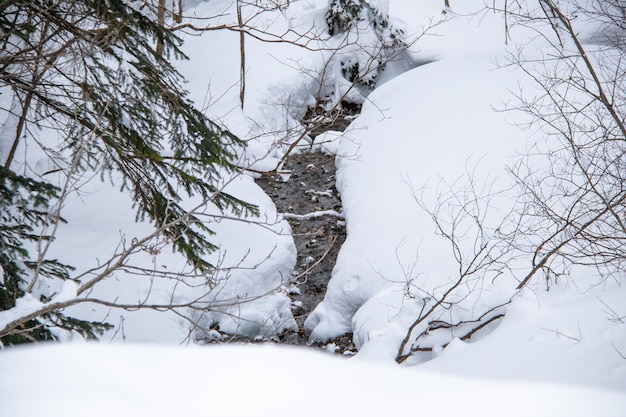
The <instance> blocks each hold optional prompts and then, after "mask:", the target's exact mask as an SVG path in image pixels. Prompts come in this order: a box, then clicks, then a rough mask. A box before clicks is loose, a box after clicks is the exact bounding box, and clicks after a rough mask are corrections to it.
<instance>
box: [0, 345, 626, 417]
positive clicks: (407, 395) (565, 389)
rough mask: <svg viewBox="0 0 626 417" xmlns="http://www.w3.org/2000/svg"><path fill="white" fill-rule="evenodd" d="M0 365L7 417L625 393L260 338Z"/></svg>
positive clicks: (598, 411)
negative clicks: (380, 360)
mask: <svg viewBox="0 0 626 417" xmlns="http://www.w3.org/2000/svg"><path fill="white" fill-rule="evenodd" d="M0 368H1V369H2V374H0V392H2V401H0V414H1V415H3V416H11V417H33V416H47V417H73V416H77V417H78V416H80V417H83V416H84V415H85V414H88V415H90V416H94V417H105V416H120V415H123V416H128V415H132V416H136V417H142V416H146V417H148V416H149V417H160V416H172V415H202V416H221V417H226V416H242V417H244V416H245V417H249V416H288V415H289V416H290V415H298V416H320V415H325V414H328V413H332V414H336V415H345V416H394V415H398V416H399V415H415V414H419V415H465V416H483V417H488V416H493V417H500V416H502V415H506V416H511V417H514V416H524V417H527V416H533V417H541V416H545V417H558V416H563V417H577V416H580V417H587V416H590V415H601V416H603V417H618V416H621V415H622V414H623V410H624V407H626V395H625V394H624V393H617V392H611V391H600V390H593V389H584V388H580V387H573V386H568V385H555V384H548V383H539V382H536V381H528V382H513V381H500V380H488V379H478V378H464V377H454V376H450V375H444V374H439V373H434V372H424V371H421V370H419V369H401V368H390V367H388V366H381V365H378V364H374V363H370V362H364V361H355V360H350V361H348V360H344V359H341V358H337V357H333V356H329V355H328V354H323V353H317V352H312V351H304V350H299V349H288V348H280V349H279V348H275V347H259V346H256V347H236V346H229V347H210V348H198V347H196V348H186V349H182V348H164V347H161V348H157V347H147V346H137V345H135V346H132V347H122V346H111V345H108V346H107V345H85V344H82V345H66V346H39V347H36V348H32V347H31V348H22V349H15V350H10V351H5V352H3V353H2V355H0ZM34 394H36V395H37V398H36V401H33V395H34Z"/></svg>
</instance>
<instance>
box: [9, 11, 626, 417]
mask: <svg viewBox="0 0 626 417" xmlns="http://www.w3.org/2000/svg"><path fill="white" fill-rule="evenodd" d="M195 3H197V5H195V6H194V8H193V9H191V12H192V13H195V14H197V15H199V16H207V15H215V14H216V11H220V12H221V11H225V13H224V16H222V17H221V18H219V19H216V20H214V21H212V24H219V23H220V22H221V20H220V19H222V20H224V21H232V19H234V15H233V13H232V4H233V2H232V1H230V0H215V1H213V0H212V1H210V2H195ZM376 3H377V4H378V7H381V8H387V7H388V10H389V13H390V16H391V19H392V21H393V22H394V24H395V25H396V27H402V28H404V29H405V31H406V32H407V33H416V32H418V31H419V30H420V28H421V26H422V25H424V24H425V23H427V22H428V21H429V18H433V19H434V20H435V21H438V20H440V19H441V18H442V15H441V11H442V8H443V2H442V1H440V0H427V1H419V2H415V1H412V0H389V1H382V0H381V1H377V2H376ZM327 4H328V3H327V1H325V0H300V1H296V2H292V6H291V7H290V8H289V9H287V10H286V11H284V12H280V13H279V12H276V13H275V14H271V15H268V16H267V24H268V25H270V27H271V28H272V30H275V31H276V32H277V33H281V32H283V29H285V28H288V27H296V28H309V27H318V28H319V27H322V25H323V24H324V12H325V8H326V6H327ZM482 4H483V2H482V1H481V0H467V1H463V2H461V1H454V0H452V11H453V12H454V13H448V14H447V15H446V16H444V18H445V19H446V22H444V23H443V24H441V25H440V26H438V27H437V28H435V32H436V34H437V36H425V37H423V38H421V39H420V40H419V41H418V42H417V43H416V44H415V45H413V47H412V50H411V57H412V59H414V60H415V62H429V61H432V62H430V63H428V64H426V65H422V66H419V67H417V68H414V69H412V70H410V71H408V72H405V73H403V74H401V75H398V74H399V73H400V72H401V69H404V66H403V65H400V64H399V65H398V66H393V65H390V66H389V68H388V71H387V74H386V75H385V74H383V77H382V80H383V81H385V83H384V84H383V85H381V86H380V87H379V88H377V89H376V90H375V91H374V92H373V93H372V94H370V95H369V96H368V97H367V100H366V101H365V105H364V107H363V111H362V114H361V115H360V116H359V117H358V118H357V119H356V120H355V121H354V122H353V123H352V125H351V126H350V127H349V129H348V131H346V132H345V133H343V134H341V135H338V134H334V133H332V134H331V133H328V134H326V135H325V138H328V139H329V140H332V139H336V140H337V141H336V142H334V143H329V144H327V145H326V146H325V147H324V150H325V151H326V152H332V153H336V155H337V168H338V171H337V180H338V189H339V191H340V193H341V197H342V200H343V204H344V209H343V213H342V214H343V215H344V216H345V219H346V222H347V230H348V238H347V240H346V242H345V243H344V245H343V247H342V248H341V251H340V254H339V258H338V261H337V265H336V267H335V270H334V271H333V277H332V280H331V282H330V284H329V288H328V292H327V294H326V297H325V299H324V301H323V303H321V304H320V305H319V306H318V307H317V308H316V309H315V311H314V312H313V314H311V316H310V317H309V319H308V320H307V324H306V325H307V327H308V328H309V329H310V330H312V332H313V336H312V337H313V338H314V339H319V340H327V339H329V338H332V337H335V336H339V335H341V334H343V333H345V332H353V333H354V339H355V342H356V343H357V345H358V347H359V348H360V351H359V353H358V354H357V355H356V358H354V359H350V360H345V359H338V358H333V357H330V355H325V354H321V353H315V352H310V351H307V350H305V349H287V348H276V347H260V346H250V347H240V346H223V347H197V346H188V347H185V348H177V347H173V346H154V345H153V344H154V343H155V342H167V343H168V344H177V343H181V342H183V341H189V340H190V339H189V337H190V328H189V325H188V324H187V323H186V322H185V321H183V320H182V319H180V318H178V317H177V316H175V315H167V314H163V313H158V312H155V311H137V312H117V311H108V310H107V309H104V308H98V307H94V306H80V307H75V308H74V311H75V312H76V313H77V314H78V315H80V316H81V317H83V318H85V319H91V320H101V319H104V318H105V317H106V318H107V320H108V321H110V322H111V323H113V324H115V325H116V326H117V328H116V329H115V330H113V331H111V332H109V333H107V334H105V335H104V336H103V338H102V339H103V340H104V341H109V340H115V341H122V340H123V341H125V342H143V343H142V344H138V343H135V344H130V346H119V345H116V344H113V345H109V344H105V343H102V344H100V345H94V344H84V343H68V344H65V345H60V346H49V345H45V346H37V347H28V348H16V349H7V350H5V351H3V352H1V353H0V370H1V371H0V415H2V416H5V415H6V416H15V417H20V416H24V417H27V416H28V417H31V416H43V415H46V416H52V417H54V416H67V417H70V416H79V415H80V416H83V415H85V413H87V414H89V415H94V416H109V415H135V416H143V415H145V416H148V415H150V416H161V415H163V416H165V415H183V414H188V415H219V416H231V415H232V416H250V415H259V416H262V415H291V414H296V415H303V416H308V415H320V414H322V413H324V414H326V413H329V412H332V413H333V414H338V415H372V416H374V415H376V416H381V415H404V414H411V415H413V414H422V413H428V414H435V413H436V414H443V415H457V414H463V415H468V416H473V415H480V416H502V415H510V416H518V415H519V416H589V415H598V416H607V417H610V416H621V415H623V413H624V409H626V324H624V323H623V321H622V319H623V317H625V316H626V309H625V307H624V303H623V300H624V299H625V297H626V288H624V287H623V285H620V284H619V283H616V282H606V283H604V284H603V285H596V286H594V285H592V284H596V283H595V282H592V281H590V280H587V277H585V276H575V277H573V280H572V283H570V284H565V283H563V284H559V285H557V286H555V287H552V288H551V291H549V292H548V291H545V289H544V288H543V287H541V286H539V285H537V286H530V287H529V288H527V289H526V290H525V291H524V293H523V294H521V295H520V296H519V297H517V298H516V299H515V301H514V302H513V303H512V305H511V306H510V307H509V308H508V310H507V315H506V317H505V318H504V319H503V320H501V323H500V324H499V326H498V327H496V328H495V330H493V331H492V332H491V333H489V334H486V335H485V336H484V337H482V338H479V339H478V340H477V341H476V342H473V343H465V342H462V341H460V340H458V339H452V342H451V343H450V344H449V345H448V346H447V347H446V348H445V349H440V350H438V351H436V352H434V353H433V354H432V355H430V357H429V358H430V359H432V360H430V361H428V362H425V363H422V364H420V365H418V366H415V367H405V368H402V367H397V366H396V365H395V363H394V362H393V358H394V356H395V355H396V353H397V349H398V345H399V343H400V341H401V340H402V338H403V337H404V335H405V332H406V328H407V326H408V325H409V324H410V321H411V319H412V317H414V316H415V313H416V308H417V306H416V305H415V304H414V303H412V302H411V301H410V300H407V299H405V297H404V289H405V284H406V280H407V275H411V277H413V278H417V280H418V283H419V284H420V285H421V286H424V287H426V288H429V289H434V288H437V287H438V286H440V285H444V284H445V283H447V282H448V281H449V280H450V279H451V278H452V277H453V276H454V273H455V268H456V265H455V264H454V262H453V257H452V254H451V253H450V248H449V245H447V244H446V242H445V241H443V240H442V239H441V238H440V237H438V236H436V235H435V233H434V230H435V229H434V224H433V223H432V220H431V219H430V218H429V216H428V215H427V214H426V213H425V212H423V211H422V210H420V208H419V207H418V206H417V204H416V202H415V200H414V198H413V196H412V190H423V191H424V194H423V196H424V197H425V198H426V201H428V202H431V203H432V202H434V201H435V197H436V193H437V190H438V189H441V187H442V184H443V183H444V182H445V183H448V184H453V185H454V184H458V183H459V181H465V180H466V179H467V178H468V173H469V172H472V173H473V176H474V178H475V179H476V180H477V181H478V182H480V181H488V182H489V183H491V182H493V184H494V186H495V187H496V188H502V189H504V188H506V187H507V185H509V181H510V179H509V178H508V177H507V174H506V172H505V167H506V164H507V163H511V162H512V161H514V160H515V158H516V152H517V151H523V150H524V149H526V148H527V146H528V143H529V141H532V140H534V139H536V138H534V137H533V136H532V134H533V132H529V131H522V130H520V129H519V128H518V127H516V126H515V122H517V121H519V120H517V119H516V117H517V116H516V115H514V114H511V113H501V112H496V111H494V107H495V108H498V107H500V106H501V105H502V103H503V102H506V101H508V100H511V95H510V92H509V91H508V89H516V88H517V87H518V85H523V84H524V83H525V82H526V81H525V80H524V79H523V78H522V77H521V76H520V74H518V73H516V72H514V71H512V70H510V69H498V68H497V65H496V62H497V61H498V60H501V59H502V58H503V57H504V54H505V52H506V46H505V44H504V29H503V26H502V20H501V18H500V17H499V16H497V15H493V14H484V15H481V17H480V18H479V17H476V16H471V15H470V12H472V11H475V10H478V9H480V8H481V7H482ZM229 19H230V20H229ZM184 39H185V45H184V50H185V51H186V53H188V54H189V56H190V58H191V59H190V61H187V62H182V63H179V68H180V69H181V72H182V73H183V74H184V75H185V76H186V77H187V78H188V79H189V86H188V87H189V90H190V91H191V93H192V97H193V99H194V100H195V101H196V103H198V105H199V106H200V107H201V108H203V109H205V111H206V113H207V114H208V115H209V116H210V117H213V118H217V119H219V120H220V122H221V123H223V124H224V125H225V126H227V127H228V128H229V129H231V130H232V131H233V132H234V133H236V134H237V135H239V136H241V137H243V138H247V139H248V140H249V146H248V149H247V151H246V153H245V155H242V164H248V165H251V166H252V167H253V168H255V169H258V170H263V169H271V168H273V167H275V166H276V164H277V163H278V161H279V159H280V157H282V155H283V153H284V151H285V149H286V144H287V143H288V140H287V141H286V142H285V143H282V144H281V145H277V144H276V139H277V138H278V136H277V133H276V129H278V128H282V127H285V125H288V126H289V127H292V128H294V129H295V130H294V134H293V135H292V136H291V137H290V138H291V139H293V137H295V136H296V135H297V124H296V120H297V118H298V116H302V114H303V113H302V111H303V109H305V108H306V106H307V105H310V104H312V100H314V96H313V94H314V92H315V91H316V88H318V87H319V86H317V85H316V84H315V82H314V80H313V79H312V78H311V77H310V75H308V74H307V73H306V71H304V70H303V68H306V69H311V71H313V72H314V71H315V70H318V69H319V68H320V67H321V66H322V63H323V62H324V54H323V53H322V52H311V51H307V50H304V49H302V48H296V47H292V46H288V45H285V44H274V43H273V44H265V43H261V42H259V41H256V40H253V39H252V38H247V42H248V43H247V45H248V50H247V59H246V62H247V93H246V104H245V108H244V111H242V110H241V109H240V107H239V102H238V95H239V91H238V84H237V83H238V75H239V70H238V62H239V61H238V42H239V39H238V35H237V34H236V33H235V32H230V31H223V32H221V31H215V32H214V31H211V32H206V33H203V34H202V35H201V36H192V35H187V36H184ZM396 75H397V76H396ZM3 96H4V95H3ZM3 100H5V101H7V98H6V97H3ZM285 103H289V104H290V106H288V107H285V106H282V105H284V104H285ZM279 104H280V105H279ZM299 112H300V113H299ZM281 139H284V138H281ZM287 139H289V138H287ZM1 153H2V152H0V154H1ZM40 165H41V169H42V170H44V169H45V166H46V162H45V160H44V159H43V158H42V159H41V161H40ZM227 180H228V179H227ZM84 190H85V192H84V193H83V194H82V195H80V196H76V197H75V198H74V199H73V200H72V201H68V202H67V204H66V210H67V211H66V213H67V214H66V217H67V218H68V219H70V222H69V223H68V224H67V225H63V226H62V227H61V228H60V230H59V237H58V238H57V241H58V242H59V243H58V244H57V245H56V246H53V248H54V249H53V252H52V255H54V256H53V257H55V256H58V257H59V259H61V260H62V261H65V262H67V263H69V264H72V265H74V266H77V267H78V269H79V270H85V269H88V268H90V267H92V266H93V265H94V263H95V262H97V261H96V259H103V258H105V257H106V256H107V255H108V254H110V253H111V251H112V250H114V248H115V247H116V246H117V245H118V244H119V241H120V236H122V235H123V236H125V237H126V238H127V239H129V240H130V239H132V237H134V236H141V235H142V234H143V233H146V232H147V231H148V230H149V225H146V224H141V223H135V222H134V213H133V211H132V209H130V206H131V204H130V202H129V201H128V199H127V197H124V195H123V194H122V193H119V191H118V190H117V187H116V186H114V185H110V184H108V183H100V182H99V181H98V179H97V178H96V179H95V180H91V181H89V182H88V183H87V185H86V188H85V189H84ZM228 191H230V192H232V193H233V194H235V195H237V196H240V197H241V198H243V199H244V200H247V201H250V202H253V203H255V204H258V205H259V206H260V208H261V210H262V213H263V215H262V220H267V223H268V224H269V228H268V227H266V226H267V225H259V226H255V225H246V224H243V223H241V222H237V221H233V222H229V221H223V222H220V223H216V224H214V225H211V227H214V228H215V231H216V232H217V235H216V236H215V239H217V243H218V244H219V245H220V247H221V250H220V252H219V253H217V254H215V257H214V258H213V260H219V259H222V262H224V264H225V265H238V264H239V263H240V262H243V263H242V264H241V265H242V266H256V265H258V266H257V267H255V268H254V269H241V270H235V271H233V273H232V275H231V276H230V278H229V280H228V281H227V282H225V283H223V286H221V287H220V291H219V295H218V296H216V297H222V299H232V298H236V297H238V296H243V295H246V296H256V295H259V296H260V295H263V294H266V293H267V294H266V295H265V296H262V297H260V298H259V299H258V300H256V301H254V302H251V303H247V304H243V305H242V306H240V307H235V306H232V307H225V308H223V309H222V310H221V311H218V312H215V313H212V314H211V315H209V316H207V317H203V318H202V320H204V323H211V322H217V323H219V325H220V328H221V329H223V330H226V331H232V332H240V333H243V334H247V335H253V336H254V335H263V336H268V337H269V336H272V335H275V334H276V333H279V332H281V331H282V330H284V329H288V328H291V329H293V328H294V326H295V322H294V320H293V317H292V316H291V312H290V309H289V299H288V297H287V296H286V295H285V293H284V292H282V291H277V289H279V287H280V285H281V284H282V283H283V282H284V281H285V279H286V278H287V277H289V276H290V274H291V270H292V268H293V265H294V262H295V247H294V244H293V240H292V238H291V235H290V229H289V226H288V224H287V223H286V222H285V221H284V220H283V219H282V217H281V216H280V215H279V214H278V213H277V212H276V208H275V206H274V204H273V203H272V202H271V200H270V199H269V198H268V197H267V196H266V195H265V194H264V193H263V192H262V190H261V189H260V188H259V187H257V186H256V184H254V181H253V178H252V176H249V175H244V176H240V177H237V178H234V179H232V182H231V184H229V185H228ZM191 203H192V202H190V204H191ZM509 204H510V202H508V201H507V200H506V198H503V199H502V200H497V201H495V204H494V207H495V208H494V218H493V221H494V222H497V221H498V220H499V216H503V215H505V213H506V209H507V207H508V205H509ZM145 258H146V259H145V262H147V263H151V262H157V263H158V264H164V265H167V266H168V268H169V269H172V268H184V263H183V262H182V259H181V257H180V256H177V255H175V254H172V253H169V252H167V251H165V252H163V253H162V254H160V255H159V256H158V259H153V258H152V257H149V256H147V255H146V256H145ZM242 259H243V261H242ZM407 271H408V272H407ZM516 283H517V281H515V280H514V279H513V277H510V276H505V277H501V278H499V279H498V280H497V281H496V282H495V283H494V284H493V285H491V286H489V287H488V288H484V289H483V292H482V293H481V294H482V298H481V299H480V300H479V301H477V303H490V302H493V301H494V300H501V298H502V297H506V295H507V294H510V291H511V288H512V287H514V286H515V284H516ZM71 289H72V288H70V287H67V288H42V289H40V291H41V292H42V293H47V294H50V293H58V294H60V295H63V296H64V297H65V296H68V295H69V294H70V292H71V291H70V290H71ZM172 290H173V288H172V286H171V285H170V284H167V283H165V284H163V283H157V281H154V282H152V281H150V282H148V283H138V282H137V280H136V279H133V277H130V276H127V275H125V274H123V273H119V274H116V276H115V277H114V279H113V280H110V282H109V284H105V285H104V286H101V287H100V288H99V289H97V291H98V292H97V293H96V294H93V295H100V296H102V297H105V298H106V297H109V298H111V299H113V298H115V297H118V296H122V297H124V298H126V299H128V300H130V301H133V300H134V301H136V300H138V299H146V297H150V300H152V301H154V302H158V301H162V300H169V297H170V294H171V291H172ZM205 291H206V289H205V288H201V289H199V288H196V287H190V288H185V289H181V288H178V289H177V293H176V297H180V299H181V300H185V299H189V298H190V297H196V296H198V294H204V292H205ZM211 296H212V295H209V297H211ZM216 300H217V298H216ZM35 304H36V302H35V301H34V300H22V302H21V303H20V304H19V308H22V309H32V308H34V307H36V306H35ZM14 313H15V312H12V313H9V312H6V313H3V315H0V320H5V321H6V320H8V319H9V318H11V317H14V316H13V315H12V314H14ZM233 315H236V316H238V317H241V318H242V319H243V320H236V319H233ZM148 342H149V343H150V344H146V343H148ZM417 362H420V361H419V360H416V361H414V362H413V364H414V363H417ZM409 364H411V363H409ZM35 394H36V396H37V400H36V401H34V400H33V395H35Z"/></svg>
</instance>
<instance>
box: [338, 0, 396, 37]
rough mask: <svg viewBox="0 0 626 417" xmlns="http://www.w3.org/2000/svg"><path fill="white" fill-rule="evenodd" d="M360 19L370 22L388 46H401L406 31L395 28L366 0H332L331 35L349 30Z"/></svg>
mask: <svg viewBox="0 0 626 417" xmlns="http://www.w3.org/2000/svg"><path fill="white" fill-rule="evenodd" d="M360 21H367V22H369V23H370V24H371V26H372V27H373V28H374V30H375V31H376V32H377V34H379V38H380V39H382V40H384V42H385V45H386V46H387V47H393V46H399V45H400V43H401V42H402V40H401V38H402V36H403V35H404V32H403V31H401V30H398V29H395V28H393V27H392V26H391V24H390V23H389V19H388V17H387V16H385V15H383V14H382V13H381V12H380V10H378V9H376V8H374V7H372V6H371V5H370V4H369V2H367V1H366V0H330V5H329V8H328V11H327V12H326V23H327V24H328V33H329V34H330V35H331V36H334V35H337V34H339V33H343V32H347V31H349V30H350V29H352V28H353V27H354V26H355V25H356V24H357V23H358V22H360Z"/></svg>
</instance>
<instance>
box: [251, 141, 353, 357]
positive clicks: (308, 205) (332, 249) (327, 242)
mask: <svg viewBox="0 0 626 417" xmlns="http://www.w3.org/2000/svg"><path fill="white" fill-rule="evenodd" d="M284 171H288V172H290V173H291V175H290V176H289V178H288V180H286V181H285V180H283V177H281V176H280V175H272V176H267V177H262V178H260V179H259V180H257V184H259V186H260V187H261V188H263V190H264V191H265V192H266V193H267V194H268V195H269V196H270V197H271V198H272V199H273V200H274V203H275V204H276V207H277V209H278V211H279V212H282V213H289V214H296V215H306V214H309V213H313V212H319V211H325V210H334V211H336V212H338V213H341V200H340V198H339V195H338V193H337V190H336V188H335V157H334V156H333V155H326V154H322V153H300V154H295V155H291V156H289V158H287V160H286V161H285V165H284V167H283V172H284ZM288 221H289V224H290V225H291V229H292V232H293V237H294V241H295V244H296V248H297V250H298V258H297V263H296V268H295V270H294V274H293V275H294V276H293V281H292V284H293V286H294V287H296V288H297V289H298V291H299V293H293V294H291V297H292V300H293V303H292V308H293V314H294V317H295V318H296V322H297V323H298V327H299V331H298V332H297V333H294V332H287V333H286V334H284V335H282V336H281V337H280V342H281V343H285V344H292V345H307V344H308V337H309V335H308V333H307V332H306V331H305V330H304V321H305V320H306V318H307V317H308V315H309V314H310V313H311V311H313V309H314V308H315V306H317V304H318V303H319V302H321V301H322V300H323V298H324V294H326V287H327V285H328V281H329V280H330V277H331V273H332V270H333V268H334V266H335V262H336V259H337V254H338V252H339V249H340V248H341V245H342V244H343V242H344V240H345V239H346V230H345V224H344V221H343V219H342V218H340V217H337V216H334V215H325V216H320V217H311V218H307V219H304V220H299V219H293V218H288ZM316 346H320V345H319V344H317V345H316ZM325 346H326V345H325ZM328 346H330V347H329V348H332V349H333V350H335V351H336V352H337V353H342V354H349V353H350V352H354V345H353V344H352V340H351V337H350V336H344V337H341V338H338V339H337V340H334V341H331V342H329V344H328Z"/></svg>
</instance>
